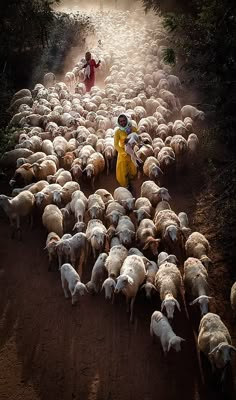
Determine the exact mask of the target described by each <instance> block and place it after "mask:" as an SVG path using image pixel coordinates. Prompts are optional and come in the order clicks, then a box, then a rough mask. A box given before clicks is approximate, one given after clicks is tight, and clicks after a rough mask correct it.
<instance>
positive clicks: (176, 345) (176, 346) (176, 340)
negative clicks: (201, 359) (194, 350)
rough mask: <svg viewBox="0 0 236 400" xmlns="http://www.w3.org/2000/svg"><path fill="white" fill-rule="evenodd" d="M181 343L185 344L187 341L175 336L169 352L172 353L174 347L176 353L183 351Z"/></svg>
mask: <svg viewBox="0 0 236 400" xmlns="http://www.w3.org/2000/svg"><path fill="white" fill-rule="evenodd" d="M181 342H185V339H182V338H181V337H180V336H174V337H173V338H171V339H170V341H169V343H168V350H167V351H170V349H171V347H173V349H174V350H175V351H176V352H179V351H181V346H180V345H181Z"/></svg>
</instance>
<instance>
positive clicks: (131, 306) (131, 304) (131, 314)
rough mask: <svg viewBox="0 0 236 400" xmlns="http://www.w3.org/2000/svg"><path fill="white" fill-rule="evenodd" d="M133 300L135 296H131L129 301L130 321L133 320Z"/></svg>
mask: <svg viewBox="0 0 236 400" xmlns="http://www.w3.org/2000/svg"><path fill="white" fill-rule="evenodd" d="M134 301H135V297H132V299H131V302H130V322H131V323H132V322H133V321H134Z"/></svg>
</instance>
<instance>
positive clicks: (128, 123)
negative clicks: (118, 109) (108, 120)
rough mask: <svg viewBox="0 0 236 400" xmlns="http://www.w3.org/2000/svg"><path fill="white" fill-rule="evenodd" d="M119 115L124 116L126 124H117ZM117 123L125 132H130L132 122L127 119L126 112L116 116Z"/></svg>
mask: <svg viewBox="0 0 236 400" xmlns="http://www.w3.org/2000/svg"><path fill="white" fill-rule="evenodd" d="M120 117H123V118H126V125H125V126H121V125H120V124H119V119H120ZM117 123H118V126H119V128H120V129H121V130H122V131H125V132H127V133H130V132H131V130H132V123H131V121H130V120H129V117H128V115H127V114H124V113H123V114H120V115H119V116H118V119H117Z"/></svg>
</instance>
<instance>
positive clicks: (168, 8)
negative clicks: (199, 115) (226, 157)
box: [143, 0, 236, 146]
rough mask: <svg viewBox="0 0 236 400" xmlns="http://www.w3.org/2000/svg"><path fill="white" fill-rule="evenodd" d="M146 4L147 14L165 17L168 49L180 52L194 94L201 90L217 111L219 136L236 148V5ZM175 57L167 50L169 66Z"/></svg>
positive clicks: (200, 0) (210, 0) (209, 1)
mask: <svg viewBox="0 0 236 400" xmlns="http://www.w3.org/2000/svg"><path fill="white" fill-rule="evenodd" d="M143 4H144V7H145V9H153V10H154V11H156V12H160V11H161V12H162V13H163V14H164V26H165V28H166V29H167V31H168V32H169V36H168V37H169V44H168V47H172V48H173V49H174V50H175V52H176V58H178V65H179V67H180V71H182V73H183V71H187V72H188V75H187V76H188V77H189V78H188V80H189V86H190V89H193V90H197V91H198V93H199V94H200V97H201V98H202V103H203V104H208V105H210V110H211V111H212V110H214V121H212V122H214V124H215V127H214V131H215V134H216V135H217V136H218V138H219V139H220V140H222V141H224V143H227V144H228V145H230V146H232V145H235V139H234V136H235V133H234V132H235V125H236V124H235V123H236V114H235V108H236V95H235V93H236V91H235V89H236V85H235V83H236V81H235V76H236V59H235V55H236V2H235V0H228V1H227V2H222V0H192V1H188V2H187V4H186V2H185V1H178V2H177V1H175V2H173V3H171V2H168V1H167V2H166V1H164V0H163V1H159V0H150V1H149V0H144V1H143ZM173 58H174V57H173V54H171V52H170V50H169V49H168V52H167V53H166V54H165V55H164V61H165V62H170V63H171V64H173ZM186 83H187V80H185V85H186ZM200 107H201V106H200ZM203 109H204V107H203ZM204 111H206V112H207V111H209V109H208V108H206V109H204Z"/></svg>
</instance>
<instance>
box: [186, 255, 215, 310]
mask: <svg viewBox="0 0 236 400" xmlns="http://www.w3.org/2000/svg"><path fill="white" fill-rule="evenodd" d="M207 278H208V273H207V270H206V268H205V267H204V265H203V264H202V263H201V261H200V260H198V259H197V258H194V257H189V258H188V259H187V260H186V261H185V262H184V276H183V281H184V286H185V289H186V293H187V294H189V295H190V296H192V297H193V298H194V300H193V301H192V302H191V303H190V305H194V304H196V303H198V304H199V307H200V311H201V315H202V316H203V315H204V314H207V313H208V303H209V299H211V297H209V296H208V292H209V285H208V282H207Z"/></svg>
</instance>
